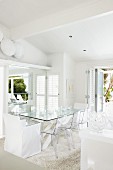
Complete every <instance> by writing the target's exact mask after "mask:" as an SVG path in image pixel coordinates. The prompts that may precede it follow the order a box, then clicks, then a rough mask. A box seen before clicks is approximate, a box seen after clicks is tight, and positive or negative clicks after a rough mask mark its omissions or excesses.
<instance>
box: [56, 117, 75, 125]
mask: <svg viewBox="0 0 113 170" xmlns="http://www.w3.org/2000/svg"><path fill="white" fill-rule="evenodd" d="M73 116H74V115H69V116H64V117H62V118H59V119H58V121H57V125H56V128H71V125H72V121H73Z"/></svg>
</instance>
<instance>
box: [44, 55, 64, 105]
mask: <svg viewBox="0 0 113 170" xmlns="http://www.w3.org/2000/svg"><path fill="white" fill-rule="evenodd" d="M63 61H64V54H62V53H59V54H51V55H48V62H47V65H48V66H52V69H51V70H50V71H48V74H58V75H59V77H60V80H59V81H60V82H59V94H60V95H59V104H60V105H61V106H63V93H64V89H63V69H64V66H63Z"/></svg>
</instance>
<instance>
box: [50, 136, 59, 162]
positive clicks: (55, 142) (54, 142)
mask: <svg viewBox="0 0 113 170" xmlns="http://www.w3.org/2000/svg"><path fill="white" fill-rule="evenodd" d="M51 137H52V143H53V147H54V151H55V156H56V158H57V159H58V153H57V140H56V137H55V136H54V135H51Z"/></svg>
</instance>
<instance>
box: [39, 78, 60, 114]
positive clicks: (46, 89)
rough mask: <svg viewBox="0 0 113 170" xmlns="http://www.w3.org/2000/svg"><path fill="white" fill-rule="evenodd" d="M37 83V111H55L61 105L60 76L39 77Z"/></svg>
mask: <svg viewBox="0 0 113 170" xmlns="http://www.w3.org/2000/svg"><path fill="white" fill-rule="evenodd" d="M36 79H37V82H36V107H37V110H39V111H43V110H45V109H46V110H49V111H50V110H55V109H57V108H58V105H59V75H48V76H46V75H38V76H37V78H36Z"/></svg>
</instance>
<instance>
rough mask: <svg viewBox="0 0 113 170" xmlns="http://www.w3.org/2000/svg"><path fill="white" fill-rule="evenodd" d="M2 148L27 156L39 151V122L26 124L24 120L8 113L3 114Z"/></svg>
mask: <svg viewBox="0 0 113 170" xmlns="http://www.w3.org/2000/svg"><path fill="white" fill-rule="evenodd" d="M4 123H5V144H4V150H5V151H8V152H10V153H12V154H14V155H17V156H20V157H23V158H27V157H29V156H32V155H35V154H37V153H39V152H41V141H40V123H39V124H34V125H31V126H26V122H25V120H20V118H19V117H18V116H13V115H10V114H5V115H4Z"/></svg>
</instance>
